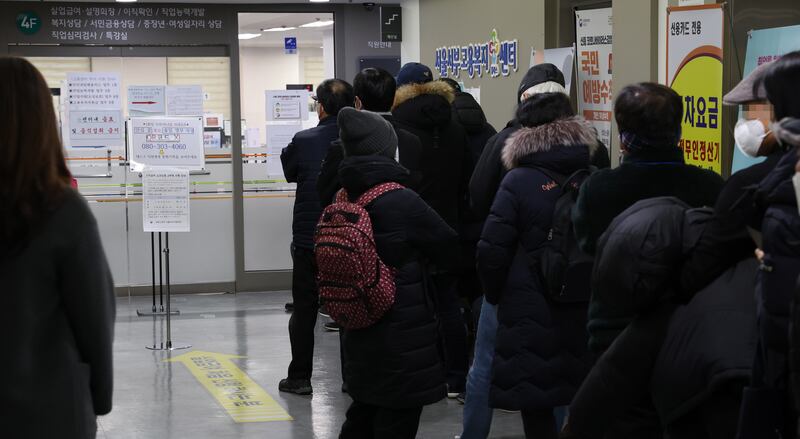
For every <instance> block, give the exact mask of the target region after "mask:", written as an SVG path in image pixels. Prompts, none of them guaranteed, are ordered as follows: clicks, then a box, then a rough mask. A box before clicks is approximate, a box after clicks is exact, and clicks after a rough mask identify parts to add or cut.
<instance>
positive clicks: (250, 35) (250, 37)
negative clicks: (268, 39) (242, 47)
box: [239, 34, 261, 40]
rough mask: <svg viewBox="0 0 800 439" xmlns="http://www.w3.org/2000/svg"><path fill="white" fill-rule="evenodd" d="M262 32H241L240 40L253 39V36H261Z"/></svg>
mask: <svg viewBox="0 0 800 439" xmlns="http://www.w3.org/2000/svg"><path fill="white" fill-rule="evenodd" d="M260 36H261V34H239V39H240V40H252V39H253V38H258V37H260Z"/></svg>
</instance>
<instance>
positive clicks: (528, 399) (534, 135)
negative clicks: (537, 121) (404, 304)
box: [478, 118, 594, 410]
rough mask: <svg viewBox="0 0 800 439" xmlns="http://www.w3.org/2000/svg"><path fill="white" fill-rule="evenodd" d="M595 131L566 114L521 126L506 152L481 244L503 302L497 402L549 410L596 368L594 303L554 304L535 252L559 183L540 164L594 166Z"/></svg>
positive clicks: (491, 286) (491, 284) (485, 281)
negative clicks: (590, 331)
mask: <svg viewBox="0 0 800 439" xmlns="http://www.w3.org/2000/svg"><path fill="white" fill-rule="evenodd" d="M593 140H594V131H593V130H592V129H591V126H590V125H589V124H588V123H587V122H586V121H584V120H582V119H577V118H576V119H564V120H559V121H555V122H553V123H550V124H546V125H542V126H539V127H536V128H523V129H520V130H519V131H517V133H515V134H514V135H513V136H512V137H511V138H510V139H509V141H508V144H507V145H506V147H505V149H504V150H503V161H504V163H505V166H506V167H507V168H509V169H511V171H509V173H508V175H506V177H505V178H504V179H503V181H502V183H501V185H500V189H499V190H498V192H497V196H496V197H495V200H494V203H493V204H492V209H491V213H490V215H489V217H488V219H487V220H486V226H485V227H484V229H483V233H482V235H481V240H480V242H479V243H478V274H479V276H480V280H481V284H482V285H483V288H484V291H485V292H486V299H487V300H488V301H489V302H490V303H497V304H498V305H499V306H498V315H497V317H498V322H499V326H498V330H497V341H496V345H495V358H494V363H493V372H492V376H493V378H492V389H491V393H490V399H491V405H492V406H493V407H498V408H503V409H509V410H519V409H546V408H552V407H556V406H560V405H564V404H568V403H569V401H571V400H572V396H573V395H574V394H575V391H576V390H577V389H578V386H580V383H581V381H583V378H584V377H585V376H586V373H587V372H588V370H589V368H590V367H591V363H592V359H591V356H590V355H589V353H588V351H587V349H586V340H587V334H586V307H585V306H581V305H576V306H565V305H558V304H553V303H550V302H549V301H548V300H547V299H546V298H545V295H544V292H543V291H542V289H541V281H540V280H539V279H538V274H536V273H534V271H533V270H532V269H531V268H530V260H531V256H533V255H534V254H535V253H536V252H537V251H538V250H540V249H541V246H542V245H543V244H544V242H545V241H546V240H547V234H548V231H549V229H550V225H551V223H552V215H553V209H554V208H555V202H556V200H557V199H558V197H559V195H560V191H559V190H558V185H557V184H556V182H555V181H553V179H552V178H550V177H549V176H547V175H546V174H545V173H544V172H542V171H541V170H540V169H538V168H545V169H548V170H550V171H554V172H556V173H559V174H562V175H570V174H572V173H573V172H575V171H577V170H579V169H586V168H588V167H589V149H588V146H587V142H591V141H593Z"/></svg>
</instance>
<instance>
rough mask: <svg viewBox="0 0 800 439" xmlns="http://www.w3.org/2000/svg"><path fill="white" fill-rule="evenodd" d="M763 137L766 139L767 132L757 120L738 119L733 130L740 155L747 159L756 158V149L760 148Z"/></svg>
mask: <svg viewBox="0 0 800 439" xmlns="http://www.w3.org/2000/svg"><path fill="white" fill-rule="evenodd" d="M764 137H767V131H766V130H765V129H764V124H763V123H761V121H760V120H758V119H753V120H744V119H739V121H738V122H736V128H734V130H733V138H734V139H735V140H736V146H738V147H739V151H741V152H742V154H744V155H746V156H748V157H758V149H759V148H760V147H761V142H763V141H764Z"/></svg>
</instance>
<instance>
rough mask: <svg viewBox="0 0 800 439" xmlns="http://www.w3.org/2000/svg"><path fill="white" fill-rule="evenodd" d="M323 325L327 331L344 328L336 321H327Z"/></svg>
mask: <svg viewBox="0 0 800 439" xmlns="http://www.w3.org/2000/svg"><path fill="white" fill-rule="evenodd" d="M322 327H323V328H325V330H326V331H330V332H339V330H340V329H342V327H341V326H339V324H338V323H336V322H328V323H325V324H324V325H322Z"/></svg>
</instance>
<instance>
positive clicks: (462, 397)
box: [456, 392, 467, 405]
mask: <svg viewBox="0 0 800 439" xmlns="http://www.w3.org/2000/svg"><path fill="white" fill-rule="evenodd" d="M456 401H458V402H459V404H461V405H464V404H465V403H466V402H467V392H461V393H459V394H458V396H456Z"/></svg>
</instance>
